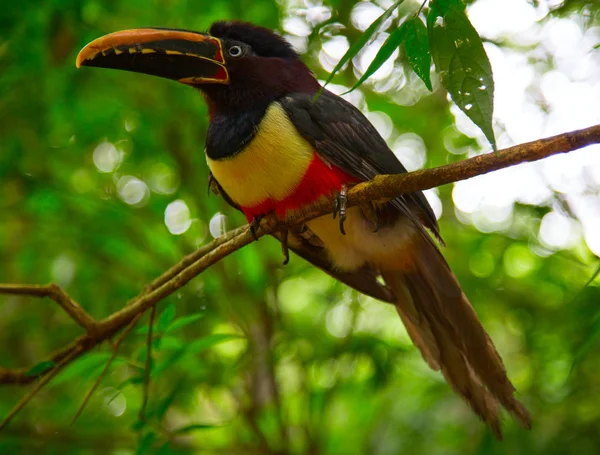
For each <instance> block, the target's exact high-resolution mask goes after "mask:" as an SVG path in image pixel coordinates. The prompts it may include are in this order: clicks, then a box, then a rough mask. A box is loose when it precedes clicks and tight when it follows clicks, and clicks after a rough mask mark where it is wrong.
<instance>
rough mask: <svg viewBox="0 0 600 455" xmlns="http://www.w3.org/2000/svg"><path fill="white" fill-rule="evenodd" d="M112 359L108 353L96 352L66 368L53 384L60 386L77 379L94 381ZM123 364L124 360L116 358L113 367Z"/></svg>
mask: <svg viewBox="0 0 600 455" xmlns="http://www.w3.org/2000/svg"><path fill="white" fill-rule="evenodd" d="M110 357H111V354H110V353H108V352H94V353H91V354H88V355H86V356H84V357H82V358H80V359H78V360H77V361H75V362H73V363H72V364H71V365H69V366H68V367H66V368H65V369H64V370H63V371H62V372H60V373H59V374H58V376H57V377H56V378H55V379H54V381H53V383H54V384H60V383H62V382H65V381H69V380H71V379H75V378H84V379H86V380H88V379H93V378H94V377H95V376H96V375H97V374H100V371H102V368H104V365H105V364H106V362H108V360H109V359H110ZM123 362H124V360H123V359H122V358H119V357H116V358H115V359H114V360H113V362H112V365H111V367H115V365H117V364H119V363H123Z"/></svg>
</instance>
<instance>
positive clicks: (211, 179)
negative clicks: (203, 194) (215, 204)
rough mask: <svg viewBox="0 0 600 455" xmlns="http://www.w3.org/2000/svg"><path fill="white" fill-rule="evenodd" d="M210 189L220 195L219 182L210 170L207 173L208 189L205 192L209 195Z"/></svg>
mask: <svg viewBox="0 0 600 455" xmlns="http://www.w3.org/2000/svg"><path fill="white" fill-rule="evenodd" d="M211 191H212V193H213V194H215V195H217V196H220V195H221V187H220V186H219V182H217V179H216V178H215V176H214V175H213V174H212V172H209V173H208V191H207V194H208V195H209V196H210V192H211Z"/></svg>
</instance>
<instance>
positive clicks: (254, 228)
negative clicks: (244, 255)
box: [250, 215, 264, 241]
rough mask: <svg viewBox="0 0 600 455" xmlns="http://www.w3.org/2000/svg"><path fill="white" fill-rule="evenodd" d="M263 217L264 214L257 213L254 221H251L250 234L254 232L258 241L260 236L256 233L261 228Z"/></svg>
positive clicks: (253, 234) (253, 235)
mask: <svg viewBox="0 0 600 455" xmlns="http://www.w3.org/2000/svg"><path fill="white" fill-rule="evenodd" d="M263 218H264V215H257V216H255V217H254V218H252V221H251V222H250V234H252V237H254V240H256V241H258V236H257V235H256V233H257V232H258V229H259V228H260V220H262V219H263Z"/></svg>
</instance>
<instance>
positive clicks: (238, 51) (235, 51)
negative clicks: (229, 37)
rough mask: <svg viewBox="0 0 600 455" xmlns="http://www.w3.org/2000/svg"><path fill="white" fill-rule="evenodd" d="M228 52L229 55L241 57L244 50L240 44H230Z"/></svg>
mask: <svg viewBox="0 0 600 455" xmlns="http://www.w3.org/2000/svg"><path fill="white" fill-rule="evenodd" d="M228 52H229V55H231V56H232V57H241V56H242V54H243V53H244V50H243V49H242V46H239V45H237V44H234V45H233V46H231V47H230V48H229V51H228Z"/></svg>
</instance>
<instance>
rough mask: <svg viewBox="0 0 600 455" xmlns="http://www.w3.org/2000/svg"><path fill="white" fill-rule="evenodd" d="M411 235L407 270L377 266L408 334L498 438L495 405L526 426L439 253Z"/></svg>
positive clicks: (499, 362)
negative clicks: (412, 245)
mask: <svg viewBox="0 0 600 455" xmlns="http://www.w3.org/2000/svg"><path fill="white" fill-rule="evenodd" d="M416 241H417V242H418V245H417V247H416V248H415V250H414V251H415V253H414V257H413V261H412V267H411V269H410V270H406V269H404V270H402V271H398V270H393V271H390V270H388V271H386V270H383V271H382V276H383V278H384V280H385V282H386V284H387V285H388V286H389V287H390V288H391V289H392V291H393V292H394V294H395V295H396V298H397V302H396V308H397V310H398V313H399V314H400V317H401V318H402V321H403V322H404V325H405V326H406V329H407V332H408V334H409V335H410V337H411V339H412V340H413V342H414V343H415V345H416V346H417V348H419V350H420V351H421V354H422V355H423V358H424V359H425V360H426V361H427V363H428V364H429V365H430V366H431V367H432V368H433V369H436V370H437V369H441V370H442V373H443V374H444V377H445V378H446V380H447V381H448V382H449V383H450V385H451V386H452V387H453V389H454V390H455V391H456V392H458V393H459V394H461V395H462V396H463V397H464V398H465V400H466V401H467V402H468V403H469V405H470V406H471V408H472V409H473V410H474V411H475V412H476V413H477V414H478V415H479V416H480V417H481V419H482V420H484V421H485V422H487V423H488V424H489V425H490V427H491V428H492V430H493V431H494V433H495V434H496V436H497V437H498V438H501V432H500V415H499V405H502V406H503V407H504V408H506V410H508V411H509V412H510V413H511V414H513V415H514V416H515V417H516V418H517V419H518V420H519V421H520V422H521V423H522V424H523V425H524V426H525V427H526V428H531V417H530V416H529V413H528V412H527V409H525V407H524V406H523V405H522V404H521V403H520V402H519V401H518V400H517V399H516V398H515V397H514V391H515V389H514V387H513V385H512V384H511V382H510V380H509V379H508V377H507V375H506V370H505V368H504V364H503V362H502V359H501V358H500V355H499V354H498V352H497V351H496V348H495V347H494V344H493V343H492V340H491V339H490V337H489V336H488V334H487V333H486V332H485V329H484V328H483V326H482V325H481V323H480V322H479V319H478V318H477V315H476V313H475V311H474V310H473V307H472V306H471V304H470V303H469V301H468V300H467V298H466V296H465V295H464V293H463V292H462V290H461V288H460V285H459V284H458V281H457V280H456V277H455V276H454V274H453V273H452V271H451V270H450V268H449V267H448V264H447V263H446V261H445V259H444V258H443V256H442V255H441V253H440V252H439V251H438V249H437V248H436V247H435V245H433V243H431V242H430V241H428V239H425V238H423V237H421V238H420V239H417V240H416ZM404 263H406V262H404Z"/></svg>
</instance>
